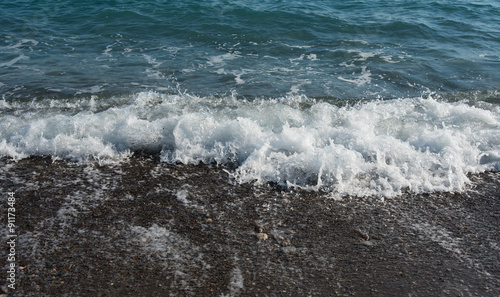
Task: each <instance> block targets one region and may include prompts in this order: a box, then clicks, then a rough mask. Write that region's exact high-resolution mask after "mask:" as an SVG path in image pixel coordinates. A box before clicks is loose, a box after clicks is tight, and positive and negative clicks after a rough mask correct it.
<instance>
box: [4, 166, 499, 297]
mask: <svg viewBox="0 0 500 297" xmlns="http://www.w3.org/2000/svg"><path fill="white" fill-rule="evenodd" d="M0 168H1V169H0V189H1V194H2V205H1V206H0V210H1V213H2V221H1V226H2V230H0V232H1V233H2V234H3V238H7V236H8V235H9V234H8V231H7V230H8V229H7V212H8V211H7V208H8V207H9V206H8V205H7V202H6V201H7V197H8V193H9V192H13V193H14V197H15V199H16V204H15V209H16V210H15V211H16V220H15V225H16V235H18V236H17V238H16V240H17V241H16V246H15V249H16V254H17V257H16V260H15V264H16V283H15V287H16V288H15V290H10V289H9V288H8V287H7V284H8V283H7V281H6V278H5V275H6V274H7V269H8V266H7V265H9V264H10V263H11V262H8V261H7V259H8V252H9V247H8V245H7V240H3V241H2V245H1V251H0V267H3V268H2V269H3V270H4V272H2V275H3V277H2V278H0V285H1V290H2V292H3V293H1V294H0V295H3V296H5V295H6V296H500V190H499V189H500V173H485V174H481V175H476V176H471V179H472V180H473V181H474V183H473V185H472V186H471V187H470V189H469V190H468V191H467V192H465V193H457V194H453V193H442V194H441V193H435V194H422V195H410V194H404V195H402V196H400V197H396V198H391V199H385V200H384V199H381V198H377V197H372V198H355V197H344V198H343V199H341V200H335V199H332V198H331V197H329V195H328V194H325V193H317V192H305V191H290V190H287V189H281V188H279V187H276V186H273V185H269V186H255V185H251V184H243V185H237V184H235V183H234V182H233V181H231V179H230V178H229V177H228V174H227V173H226V171H225V169H224V168H220V167H217V166H206V165H200V166H184V165H176V166H172V165H165V164H160V163H158V162H156V161H155V160H154V159H152V158H149V157H135V158H132V159H131V160H130V162H128V163H124V164H121V165H114V166H111V165H105V166H99V165H98V164H87V165H81V164H73V163H69V162H63V161H58V162H52V161H51V160H50V159H44V158H30V159H26V160H21V161H19V162H13V161H10V160H6V159H2V160H1V161H0Z"/></svg>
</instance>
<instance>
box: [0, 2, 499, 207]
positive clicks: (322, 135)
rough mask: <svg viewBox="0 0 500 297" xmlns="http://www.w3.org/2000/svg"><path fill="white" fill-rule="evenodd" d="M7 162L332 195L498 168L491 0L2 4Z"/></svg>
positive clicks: (2, 150) (495, 24) (449, 182)
mask: <svg viewBox="0 0 500 297" xmlns="http://www.w3.org/2000/svg"><path fill="white" fill-rule="evenodd" d="M0 24H1V25H0V156H1V157H3V158H8V159H12V160H15V161H18V160H22V159H26V158H30V157H50V158H51V159H52V160H54V161H58V160H62V161H64V162H76V163H88V162H98V163H99V164H104V165H105V164H109V163H111V164H117V163H118V164H120V163H127V162H130V158H131V157H132V156H133V155H134V154H138V153H140V154H147V155H151V156H155V158H157V159H158V160H159V162H161V163H164V164H169V165H174V166H175V165H176V164H180V165H182V164H186V165H198V164H206V165H207V166H219V167H223V168H224V170H226V171H227V173H228V176H229V177H230V178H231V179H232V180H234V181H235V182H236V183H240V184H245V183H255V184H257V185H269V184H271V185H277V186H280V187H285V188H289V189H304V190H308V191H322V192H325V193H332V195H340V196H344V195H349V196H359V197H366V196H378V197H395V196H399V195H402V194H403V193H406V192H408V193H433V192H461V191H464V190H465V189H467V187H469V185H470V177H471V176H473V175H478V174H480V173H483V172H487V171H499V170H500V2H499V1H496V0H453V1H452V0H437V1H431V0H391V1H388V0H371V1H366V0H352V1H338V0H311V1H298V0H287V1H280V0H259V1H255V0H234V1H223V0H206V1H194V0H183V1H176V0H172V1H161V0H144V1H127V0H116V1H110V0H106V1H91V0H89V1H75V0H67V1H63V0H47V1H30V0H19V1H5V0H1V1H0Z"/></svg>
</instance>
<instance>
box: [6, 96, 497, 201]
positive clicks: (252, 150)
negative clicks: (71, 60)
mask: <svg viewBox="0 0 500 297" xmlns="http://www.w3.org/2000/svg"><path fill="white" fill-rule="evenodd" d="M110 100H111V99H109V100H105V101H110ZM91 101H92V102H90V103H89V102H85V103H84V102H80V103H74V104H76V105H77V106H76V107H75V108H72V109H68V108H64V106H65V105H64V104H62V103H60V102H59V103H58V104H59V105H60V106H59V107H58V105H57V104H56V105H54V104H52V103H50V102H42V103H38V105H37V104H33V103H29V104H28V103H26V104H25V105H23V103H17V105H16V110H17V111H16V110H13V109H12V108H13V106H12V105H11V104H8V103H6V102H3V103H2V105H0V108H2V113H1V121H0V133H1V138H0V139H1V141H0V154H1V155H2V156H9V157H12V158H15V159H21V158H25V157H27V156H30V155H49V156H52V157H54V158H66V159H73V160H79V161H87V160H89V159H90V160H94V159H97V160H100V161H120V160H121V161H124V160H126V158H127V157H128V156H130V155H131V153H133V152H134V151H145V152H148V153H159V154H160V156H161V159H162V161H163V162H169V163H176V162H181V163H184V164H197V163H199V162H204V163H212V162H216V163H219V164H228V163H231V164H233V165H235V168H236V169H235V170H233V171H231V172H230V174H231V175H232V176H233V177H234V178H235V180H237V181H239V182H254V181H256V182H257V183H259V184H265V183H268V182H272V183H276V184H280V185H283V186H288V187H299V188H304V189H309V190H316V191H318V190H321V191H328V192H331V193H333V194H334V195H357V196H366V195H378V196H382V197H391V196H394V195H398V194H400V193H401V192H404V191H410V192H418V193H420V192H431V191H461V190H463V189H464V187H466V185H467V183H468V182H469V180H468V178H467V174H469V173H478V172H483V171H486V170H499V169H500V136H499V135H500V133H499V132H500V108H499V107H498V105H493V104H489V103H485V102H480V104H477V106H473V105H470V104H466V103H464V102H458V103H453V102H445V101H438V100H435V99H432V98H425V99H424V98H414V99H397V100H388V101H371V102H367V103H362V104H357V105H355V106H344V107H339V106H336V105H334V104H331V103H329V102H316V101H315V100H312V99H309V98H307V97H304V96H289V97H285V98H280V99H273V100H270V99H266V100H264V99H262V100H258V99H257V100H254V101H251V102H250V101H244V100H239V99H236V98H235V97H234V96H227V97H196V96H191V95H185V94H180V95H165V94H158V93H155V92H145V93H139V94H136V95H134V96H133V97H132V98H121V99H114V102H115V103H114V105H113V106H114V107H109V106H105V105H100V104H101V103H100V102H101V101H99V100H96V98H92V99H91ZM112 101H113V100H112ZM21 105H23V106H21ZM54 106H56V107H54ZM479 106H480V107H479ZM39 109H41V110H44V112H36V111H37V110H39ZM75 109H76V110H77V111H75ZM48 111H50V112H48Z"/></svg>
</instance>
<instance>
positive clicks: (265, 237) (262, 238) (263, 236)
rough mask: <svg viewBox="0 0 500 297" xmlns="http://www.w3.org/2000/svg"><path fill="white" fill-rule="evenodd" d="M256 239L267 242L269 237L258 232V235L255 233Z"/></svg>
mask: <svg viewBox="0 0 500 297" xmlns="http://www.w3.org/2000/svg"><path fill="white" fill-rule="evenodd" d="M257 238H258V239H259V240H267V239H268V238H269V236H268V235H267V234H266V233H262V232H260V233H257Z"/></svg>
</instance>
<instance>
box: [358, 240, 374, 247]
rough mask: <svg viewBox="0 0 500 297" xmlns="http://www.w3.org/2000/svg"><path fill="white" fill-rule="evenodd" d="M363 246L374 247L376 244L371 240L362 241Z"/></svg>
mask: <svg viewBox="0 0 500 297" xmlns="http://www.w3.org/2000/svg"><path fill="white" fill-rule="evenodd" d="M361 243H362V244H364V245H366V246H374V245H375V244H374V243H373V242H371V241H369V240H362V241H361Z"/></svg>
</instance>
